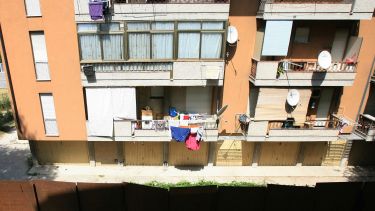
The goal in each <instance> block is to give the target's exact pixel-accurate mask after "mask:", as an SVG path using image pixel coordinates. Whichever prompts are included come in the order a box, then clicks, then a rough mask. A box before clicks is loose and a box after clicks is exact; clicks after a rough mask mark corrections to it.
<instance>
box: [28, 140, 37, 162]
mask: <svg viewBox="0 0 375 211" xmlns="http://www.w3.org/2000/svg"><path fill="white" fill-rule="evenodd" d="M35 145H36V143H35V141H31V140H30V141H29V147H30V152H31V159H32V161H33V166H38V165H39V162H38V158H37V156H36V153H37V152H36V150H37V149H36V146H35Z"/></svg>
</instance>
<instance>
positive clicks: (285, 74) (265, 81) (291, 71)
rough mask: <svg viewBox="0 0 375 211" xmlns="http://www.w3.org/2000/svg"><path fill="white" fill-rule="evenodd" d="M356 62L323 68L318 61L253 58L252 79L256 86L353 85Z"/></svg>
mask: <svg viewBox="0 0 375 211" xmlns="http://www.w3.org/2000/svg"><path fill="white" fill-rule="evenodd" d="M355 75H356V64H346V63H344V62H336V63H333V64H332V65H331V67H329V68H328V69H327V70H323V69H322V68H321V67H319V65H318V64H317V61H303V60H280V61H257V60H256V59H252V65H251V71H250V81H251V82H252V83H253V84H254V85H255V86H351V85H353V82H354V79H355Z"/></svg>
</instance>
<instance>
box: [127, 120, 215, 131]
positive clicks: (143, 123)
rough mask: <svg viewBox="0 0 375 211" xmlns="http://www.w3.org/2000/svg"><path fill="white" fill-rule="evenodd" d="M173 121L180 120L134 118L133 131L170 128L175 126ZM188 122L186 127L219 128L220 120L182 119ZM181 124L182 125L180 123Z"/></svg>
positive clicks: (132, 122)
mask: <svg viewBox="0 0 375 211" xmlns="http://www.w3.org/2000/svg"><path fill="white" fill-rule="evenodd" d="M170 121H171V122H170ZM172 121H173V122H175V123H176V122H179V121H180V120H133V121H131V125H132V131H134V130H155V131H165V130H169V127H170V126H175V124H173V123H172ZM182 121H184V122H185V123H186V125H185V127H203V129H205V130H217V129H218V122H217V121H216V120H182ZM180 126H181V125H180Z"/></svg>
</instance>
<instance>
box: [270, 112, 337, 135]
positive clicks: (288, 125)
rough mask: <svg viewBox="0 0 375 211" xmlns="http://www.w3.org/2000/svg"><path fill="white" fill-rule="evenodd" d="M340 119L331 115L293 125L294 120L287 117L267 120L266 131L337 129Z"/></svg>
mask: <svg viewBox="0 0 375 211" xmlns="http://www.w3.org/2000/svg"><path fill="white" fill-rule="evenodd" d="M340 125H341V124H340V119H339V118H338V117H336V116H334V115H332V116H331V117H330V118H329V120H308V121H305V122H304V124H303V125H295V124H294V120H291V119H288V120H284V121H269V122H268V131H270V130H288V129H302V130H308V129H311V130H314V129H339V128H340Z"/></svg>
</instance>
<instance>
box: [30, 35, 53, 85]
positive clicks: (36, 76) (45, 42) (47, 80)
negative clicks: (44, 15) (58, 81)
mask: <svg viewBox="0 0 375 211" xmlns="http://www.w3.org/2000/svg"><path fill="white" fill-rule="evenodd" d="M36 34H39V35H41V34H42V35H43V36H44V44H45V47H46V55H47V61H36V60H35V52H34V45H33V41H32V38H31V36H32V35H36ZM29 39H30V47H31V53H32V55H33V62H34V73H35V79H36V81H37V82H50V81H51V80H52V79H51V69H50V65H49V61H48V60H49V59H48V49H47V41H46V34H45V33H44V31H41V30H38V31H29ZM37 63H44V64H45V63H46V64H47V66H48V76H49V78H48V79H38V70H37V67H36V66H37V65H36V64H37Z"/></svg>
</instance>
